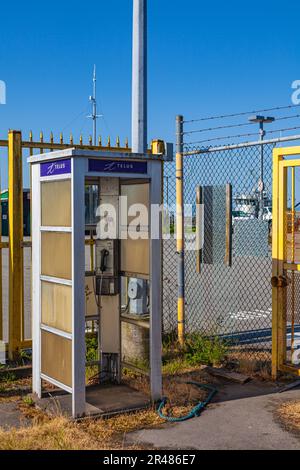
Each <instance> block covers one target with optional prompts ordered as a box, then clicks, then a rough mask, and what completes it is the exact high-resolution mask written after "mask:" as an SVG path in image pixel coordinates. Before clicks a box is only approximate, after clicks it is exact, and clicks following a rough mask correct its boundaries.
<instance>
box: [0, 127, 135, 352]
mask: <svg viewBox="0 0 300 470" xmlns="http://www.w3.org/2000/svg"><path fill="white" fill-rule="evenodd" d="M0 147H6V148H8V167H9V175H8V194H9V196H8V213H9V241H8V242H3V241H2V232H1V231H0V236H1V238H0V260H1V257H2V250H3V249H4V248H6V249H7V248H8V249H9V306H8V315H9V337H8V356H9V359H11V360H13V359H16V358H17V357H18V355H19V354H20V351H21V350H22V349H26V348H30V347H31V340H30V339H26V338H25V333H24V267H23V256H24V251H23V250H24V248H25V247H30V246H31V241H24V239H23V175H22V156H23V150H24V149H28V151H29V155H30V156H32V155H33V154H34V151H36V152H37V153H43V152H44V151H47V150H48V151H54V150H60V149H61V150H62V149H66V148H79V149H82V150H97V151H101V150H103V151H105V150H107V149H109V151H110V152H126V153H128V152H130V151H131V150H130V148H129V145H128V139H126V141H125V145H124V147H121V143H120V138H119V137H117V139H116V146H115V147H112V146H111V139H110V137H109V138H108V142H107V146H106V147H105V146H103V145H102V139H101V137H100V136H99V138H98V145H97V146H94V145H93V144H92V137H91V136H90V137H89V139H88V144H84V143H83V137H82V136H80V138H79V144H75V143H74V137H73V134H72V133H71V134H70V140H69V142H68V143H65V142H64V137H63V133H62V132H61V133H60V134H59V142H55V141H54V136H53V132H51V133H50V138H49V141H48V142H47V141H45V138H44V134H43V132H40V136H39V140H38V141H34V139H33V133H32V132H31V131H30V133H29V138H28V140H23V139H22V134H21V132H20V131H14V130H11V131H9V133H8V139H7V140H0ZM0 215H1V212H0ZM0 228H1V223H0ZM86 243H87V244H88V245H90V246H91V247H92V245H93V243H94V240H93V239H92V237H91V240H87V241H86ZM91 265H93V250H92V249H91ZM0 284H1V285H2V266H0ZM1 339H3V299H2V291H1V289H0V340H1Z"/></svg>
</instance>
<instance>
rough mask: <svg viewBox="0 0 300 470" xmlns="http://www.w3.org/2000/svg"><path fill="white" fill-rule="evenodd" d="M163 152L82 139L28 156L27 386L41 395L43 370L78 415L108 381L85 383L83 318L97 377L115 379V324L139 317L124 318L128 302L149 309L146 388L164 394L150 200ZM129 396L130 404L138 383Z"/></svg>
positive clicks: (157, 195)
mask: <svg viewBox="0 0 300 470" xmlns="http://www.w3.org/2000/svg"><path fill="white" fill-rule="evenodd" d="M166 160H170V157H169V156H166V155H162V154H157V155H154V154H151V153H146V154H132V153H126V152H118V151H115V152H111V151H109V150H108V151H101V152H100V151H99V152H98V151H92V150H83V149H80V148H73V149H72V148H70V149H66V150H63V151H57V152H51V153H43V154H41V155H35V156H32V157H30V158H29V162H30V163H31V165H32V201H33V204H32V283H33V286H32V292H33V299H32V317H33V391H34V392H35V393H36V394H37V395H38V396H39V397H41V394H42V380H43V381H45V383H50V384H52V385H54V386H56V387H58V388H60V389H62V390H64V391H65V392H67V393H68V394H70V400H71V402H70V403H71V405H70V408H71V409H72V415H73V416H74V417H80V416H83V415H87V414H89V410H90V409H91V406H92V410H93V413H94V412H95V410H96V412H98V413H99V414H101V410H102V411H103V409H105V407H106V406H108V405H106V402H105V400H104V398H103V396H104V395H103V394H104V389H101V388H100V389H99V393H95V391H93V393H91V389H90V388H89V387H86V366H87V361H86V353H85V351H86V348H85V342H86V334H87V331H89V330H88V329H87V324H91V323H93V322H94V323H96V324H97V329H98V344H99V348H98V361H96V362H98V363H99V377H100V383H101V381H102V378H103V377H104V378H105V379H110V378H113V379H114V381H115V382H118V383H120V382H121V379H122V367H123V366H124V364H123V361H122V347H121V346H122V328H121V324H122V322H124V321H128V322H131V324H136V325H137V326H139V325H140V323H141V322H140V321H135V320H134V319H133V318H130V319H128V318H125V316H124V315H123V313H124V312H123V308H124V304H126V305H129V308H128V309H129V313H130V314H131V313H133V314H135V313H136V314H139V313H147V314H148V320H147V321H148V331H149V344H150V353H149V354H150V355H149V378H150V381H149V382H150V395H151V399H152V400H157V399H159V398H160V397H161V386H162V379H161V324H162V321H161V315H162V312H161V307H162V303H161V302H162V300H161V297H162V278H161V265H162V258H161V256H162V245H161V244H162V235H161V233H162V232H161V212H159V211H156V212H154V211H152V208H153V207H156V206H158V207H160V205H161V203H162V165H163V162H164V161H166ZM86 185H90V187H92V188H94V189H93V191H94V190H95V194H97V198H95V197H94V193H92V192H90V194H89V199H90V200H92V201H95V200H96V199H97V201H98V207H96V214H95V216H96V220H93V217H89V220H88V223H86V221H87V217H86V210H85V206H86V204H85V202H86V192H85V188H86ZM125 200H126V204H124V201H125ZM96 205H97V204H96ZM141 208H144V210H143V211H142V212H143V214H142V215H141V214H140V213H141ZM153 214H156V215H155V216H154V215H153ZM89 215H91V214H89ZM88 231H90V232H92V237H91V239H88V236H87V233H88ZM91 252H92V253H93V258H94V260H93V262H91V263H90V264H89V263H88V262H87V256H88V254H89V253H91ZM129 341H132V342H133V341H134V338H133V337H132V338H131V337H130V338H129ZM127 366H128V364H126V367H127ZM105 390H106V391H107V390H108V392H106V393H107V395H106V396H107V397H108V398H109V399H108V401H110V402H111V401H112V402H113V403H112V404H111V405H110V411H111V410H114V411H116V410H117V409H118V408H117V406H120V400H119V398H118V399H117V398H116V400H115V401H114V400H113V397H114V391H113V389H112V390H110V389H107V388H106V389H105ZM122 390H123V391H124V389H122ZM125 395H126V394H125ZM122 396H123V395H122ZM126 396H127V397H128V398H127V399H128V400H130V403H131V406H132V397H133V396H135V395H134V393H133V392H132V391H128V393H127V395H126ZM101 397H102V398H101ZM101 400H102V401H101ZM125 401H126V400H125ZM127 404H128V402H127ZM124 408H126V403H125V402H124V403H122V409H124Z"/></svg>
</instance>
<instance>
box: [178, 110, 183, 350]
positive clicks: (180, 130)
mask: <svg viewBox="0 0 300 470" xmlns="http://www.w3.org/2000/svg"><path fill="white" fill-rule="evenodd" d="M182 154H183V116H176V240H177V256H178V266H177V270H178V271H177V283H178V298H177V321H178V326H177V328H178V341H179V344H180V345H183V344H184V335H185V305H184V303H185V299H184V192H183V177H184V172H183V155H182Z"/></svg>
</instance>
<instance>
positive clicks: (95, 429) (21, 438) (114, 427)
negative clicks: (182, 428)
mask: <svg viewBox="0 0 300 470" xmlns="http://www.w3.org/2000/svg"><path fill="white" fill-rule="evenodd" d="M190 380H191V381H199V382H202V383H207V382H208V381H209V382H211V377H209V376H207V375H206V373H205V371H203V370H199V369H198V370H194V369H193V370H192V371H189V372H185V373H183V374H180V375H178V376H177V377H174V376H165V377H164V379H163V389H164V394H165V395H166V396H167V397H168V398H169V403H168V407H167V410H166V412H167V413H169V412H171V414H172V415H173V416H179V415H182V414H186V413H187V412H188V411H189V410H190V409H191V407H192V406H194V405H195V404H196V403H198V401H199V400H202V399H203V398H204V396H205V392H203V391H201V390H198V389H197V388H195V387H193V386H191V385H187V384H186V383H185V382H186V381H190ZM127 383H128V384H130V385H133V384H134V385H135V388H137V389H139V390H141V391H144V392H147V393H148V392H149V384H148V380H147V379H146V378H145V377H141V376H135V375H134V374H131V375H129V376H128V377H127ZM18 398H19V401H18V406H19V409H20V410H21V412H22V414H23V416H24V417H26V418H27V419H29V420H30V421H31V425H30V426H27V427H22V428H19V429H11V430H9V431H4V430H2V429H1V428H0V450H4V449H6V450H12V449H16V450H61V449H64V450H77V449H82V450H94V449H99V450H100V449H101V450H102V449H104V450H117V449H124V448H126V449H140V448H141V445H140V444H138V443H136V444H135V445H131V446H128V445H126V436H127V434H128V433H130V432H132V431H136V430H139V429H145V428H153V427H159V426H161V425H162V424H164V420H162V419H161V418H160V417H159V416H158V414H157V412H156V410H155V409H154V408H151V409H148V410H144V411H140V412H137V413H131V414H123V415H119V416H115V417H113V418H110V419H105V420H104V419H99V420H84V421H81V422H78V423H76V422H74V421H70V420H68V419H66V418H64V417H62V416H59V417H55V418H52V417H49V416H48V415H46V414H45V413H43V412H41V411H39V410H37V409H36V408H35V407H34V406H30V405H29V404H28V403H27V400H26V399H25V401H24V398H20V397H18Z"/></svg>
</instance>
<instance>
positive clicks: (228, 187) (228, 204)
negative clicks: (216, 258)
mask: <svg viewBox="0 0 300 470" xmlns="http://www.w3.org/2000/svg"><path fill="white" fill-rule="evenodd" d="M225 264H226V266H229V267H231V265H232V186H231V184H229V183H228V184H226V243H225Z"/></svg>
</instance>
